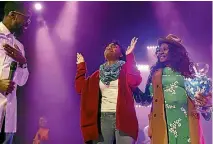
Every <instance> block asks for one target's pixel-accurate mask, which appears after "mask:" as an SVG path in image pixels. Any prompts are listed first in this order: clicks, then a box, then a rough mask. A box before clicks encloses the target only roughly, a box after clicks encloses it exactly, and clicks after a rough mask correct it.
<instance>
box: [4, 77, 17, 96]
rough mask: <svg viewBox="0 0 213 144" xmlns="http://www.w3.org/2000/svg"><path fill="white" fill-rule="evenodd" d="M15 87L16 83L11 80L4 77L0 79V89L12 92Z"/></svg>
mask: <svg viewBox="0 0 213 144" xmlns="http://www.w3.org/2000/svg"><path fill="white" fill-rule="evenodd" d="M14 88H15V83H14V82H13V81H11V80H6V79H2V80H0V91H1V92H7V93H12V91H13V90H14Z"/></svg>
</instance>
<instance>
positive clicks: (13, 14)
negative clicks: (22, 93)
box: [0, 1, 30, 144]
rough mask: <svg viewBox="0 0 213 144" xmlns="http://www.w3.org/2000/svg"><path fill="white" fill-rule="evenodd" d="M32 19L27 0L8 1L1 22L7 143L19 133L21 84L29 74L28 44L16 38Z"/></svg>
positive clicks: (0, 97)
mask: <svg viewBox="0 0 213 144" xmlns="http://www.w3.org/2000/svg"><path fill="white" fill-rule="evenodd" d="M29 20H30V15H29V12H28V10H27V8H26V7H25V3H24V2H18V1H17V2H7V3H6V4H5V8H4V18H3V20H2V22H0V130H2V129H4V132H5V133H6V139H5V141H4V144H12V141H13V136H14V134H15V133H16V127H17V99H16V89H17V85H19V86H23V85H24V84H25V83H26V81H27V79H28V75H29V72H28V69H27V60H26V58H25V52H24V46H23V45H22V44H21V43H20V42H19V41H18V40H17V39H16V37H18V36H20V35H21V34H22V33H23V32H24V30H26V28H27V26H28V24H29V22H30V21H29ZM15 36H16V37H15ZM13 61H14V62H16V63H17V69H16V71H15V74H14V77H13V79H12V80H9V79H8V78H9V73H10V64H11V63H12V62H13ZM3 122H5V126H4V127H3ZM1 133H2V131H1Z"/></svg>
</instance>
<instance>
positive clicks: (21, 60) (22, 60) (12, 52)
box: [3, 44, 27, 64]
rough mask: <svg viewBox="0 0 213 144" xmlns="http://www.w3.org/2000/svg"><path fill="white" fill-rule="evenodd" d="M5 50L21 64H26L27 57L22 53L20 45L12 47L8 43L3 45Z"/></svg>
mask: <svg viewBox="0 0 213 144" xmlns="http://www.w3.org/2000/svg"><path fill="white" fill-rule="evenodd" d="M3 47H4V50H5V51H6V54H7V55H8V56H9V57H11V58H13V59H14V60H15V61H17V62H19V63H20V64H26V63H27V60H26V58H25V57H24V56H23V55H22V53H21V51H20V49H19V47H18V46H17V45H15V48H13V47H11V46H10V45H8V44H4V45H3Z"/></svg>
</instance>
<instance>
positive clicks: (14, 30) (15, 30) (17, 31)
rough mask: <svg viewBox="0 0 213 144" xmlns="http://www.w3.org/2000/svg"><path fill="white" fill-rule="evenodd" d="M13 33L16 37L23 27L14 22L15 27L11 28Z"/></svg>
mask: <svg viewBox="0 0 213 144" xmlns="http://www.w3.org/2000/svg"><path fill="white" fill-rule="evenodd" d="M13 32H14V33H15V34H14V35H15V36H16V37H19V36H21V35H22V34H23V33H24V27H23V26H20V25H18V24H16V26H15V28H14V29H13Z"/></svg>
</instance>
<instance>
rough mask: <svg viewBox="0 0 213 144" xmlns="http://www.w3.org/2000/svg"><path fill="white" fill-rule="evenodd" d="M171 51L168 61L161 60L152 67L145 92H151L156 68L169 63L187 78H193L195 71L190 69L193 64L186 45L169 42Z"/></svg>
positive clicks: (174, 69) (163, 66)
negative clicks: (175, 44)
mask: <svg viewBox="0 0 213 144" xmlns="http://www.w3.org/2000/svg"><path fill="white" fill-rule="evenodd" d="M168 47H169V53H168V61H166V62H160V61H159V60H158V61H157V62H156V64H155V65H153V66H152V67H151V69H150V75H149V78H148V81H147V85H146V90H145V92H146V93H147V92H149V90H148V89H149V86H150V83H151V81H152V76H153V74H154V73H155V72H156V70H158V69H160V68H165V67H166V66H167V65H169V67H170V68H171V69H172V70H173V71H175V72H179V73H180V74H181V75H182V76H184V77H186V78H192V77H193V74H194V71H193V69H190V68H191V67H192V65H193V62H191V60H190V58H189V55H188V52H187V50H186V49H185V48H184V47H177V46H174V45H171V44H168Z"/></svg>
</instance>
